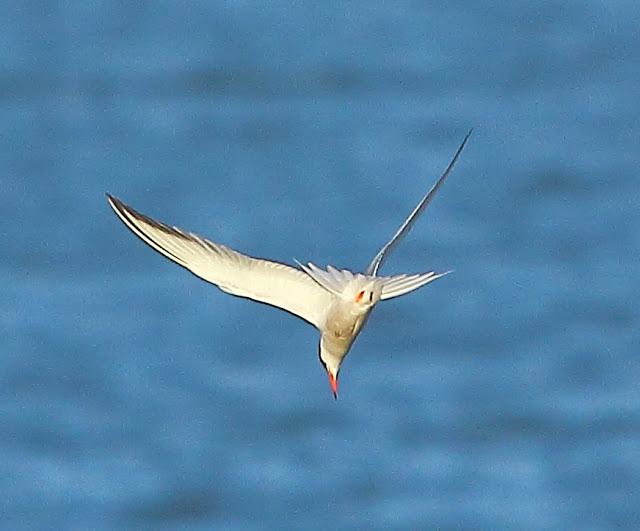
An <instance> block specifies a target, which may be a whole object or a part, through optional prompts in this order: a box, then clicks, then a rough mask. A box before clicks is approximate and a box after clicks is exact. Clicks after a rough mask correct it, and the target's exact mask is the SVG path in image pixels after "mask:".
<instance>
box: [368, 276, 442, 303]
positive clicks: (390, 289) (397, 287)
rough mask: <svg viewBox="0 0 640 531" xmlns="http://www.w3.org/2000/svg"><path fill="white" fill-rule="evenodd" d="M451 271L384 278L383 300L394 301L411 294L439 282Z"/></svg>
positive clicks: (381, 297)
mask: <svg viewBox="0 0 640 531" xmlns="http://www.w3.org/2000/svg"><path fill="white" fill-rule="evenodd" d="M449 273H451V271H446V272H444V273H434V272H433V271H429V272H428V273H422V274H419V275H397V276H393V277H382V278H381V281H382V283H383V284H382V295H381V296H380V299H381V300H385V299H392V298H394V297H399V296H400V295H404V294H406V293H409V292H410V291H413V290H416V289H418V288H421V287H422V286H425V285H426V284H429V283H430V282H433V281H434V280H437V279H438V278H440V277H443V276H445V275H448V274H449Z"/></svg>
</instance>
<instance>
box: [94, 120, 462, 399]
mask: <svg viewBox="0 0 640 531" xmlns="http://www.w3.org/2000/svg"><path fill="white" fill-rule="evenodd" d="M471 132H472V130H470V131H469V132H468V133H467V134H466V136H465V137H464V139H463V141H462V143H461V144H460V147H458V150H457V151H456V152H455V154H454V156H453V158H452V159H451V161H450V162H449V165H448V166H447V167H446V169H445V170H444V172H443V173H442V175H441V176H440V178H439V179H438V180H437V181H436V183H435V184H434V185H433V186H432V187H431V189H430V190H429V191H428V192H427V194H426V195H425V196H424V197H423V198H422V199H421V200H420V202H419V203H418V204H417V205H416V207H415V208H414V209H413V211H412V212H411V214H409V217H407V219H405V220H404V222H403V223H402V225H400V227H399V228H398V230H397V231H396V233H395V234H394V235H393V237H392V238H391V239H390V240H389V241H388V242H387V243H386V244H385V245H384V246H383V247H382V248H381V249H380V251H378V254H376V255H375V257H374V258H373V260H372V261H371V263H370V264H369V267H367V269H366V271H365V272H364V273H353V272H351V271H349V270H347V269H336V268H335V267H332V266H330V265H329V266H327V268H326V269H321V268H319V267H317V266H316V265H314V264H313V263H311V262H308V263H307V264H306V265H305V264H302V263H300V262H298V261H296V263H297V265H298V266H299V268H296V267H293V266H290V265H287V264H283V263H280V262H274V261H271V260H264V259H261V258H254V257H251V256H248V255H245V254H242V253H239V252H238V251H235V250H233V249H231V248H230V247H227V246H226V245H222V244H220V243H214V242H212V241H210V240H207V239H206V238H203V237H201V236H198V235H197V234H194V233H192V232H186V231H184V230H182V229H179V228H177V227H170V226H169V225H165V224H164V223H160V222H158V221H155V220H153V219H151V218H150V217H148V216H145V215H144V214H141V213H139V212H137V211H136V210H134V209H133V208H131V207H129V206H127V205H125V204H124V203H123V202H122V201H120V200H119V199H117V198H116V197H114V196H112V195H110V194H106V195H107V201H108V202H109V205H110V206H111V208H113V210H114V211H115V213H116V214H117V215H118V217H119V218H120V219H121V220H122V222H123V223H124V224H125V225H126V226H127V228H129V229H130V230H131V232H133V233H134V234H135V235H136V236H138V237H139V238H140V239H141V240H142V241H143V242H145V243H146V244H148V245H149V246H150V247H152V248H153V249H155V250H156V251H157V252H159V253H160V254H161V255H163V256H165V257H166V258H168V259H169V260H172V261H173V262H175V263H177V264H178V265H181V266H182V267H184V268H185V269H187V270H188V271H190V272H191V273H193V274H194V275H196V276H197V277H200V278H201V279H203V280H205V281H207V282H210V283H211V284H214V285H215V286H217V287H218V288H220V289H221V290H222V291H224V292H226V293H230V294H231V295H235V296H238V297H245V298H248V299H252V300H254V301H257V302H262V303H266V304H269V305H271V306H275V307H277V308H281V309H283V310H285V311H287V312H289V313H291V314H293V315H296V316H297V317H300V318H302V319H304V320H305V321H307V322H308V323H310V324H312V325H313V326H315V327H316V328H317V329H318V330H319V331H320V342H319V345H318V356H319V358H320V362H321V363H322V365H323V367H324V369H325V370H326V372H327V376H328V377H329V385H330V387H331V391H332V393H333V397H334V398H335V399H337V397H338V373H339V372H340V366H341V365H342V362H343V361H344V359H345V357H346V356H347V353H348V352H349V349H350V348H351V345H352V344H353V342H354V340H355V339H356V337H357V336H358V334H359V333H360V331H361V330H362V327H363V326H364V324H365V323H366V321H367V318H368V317H369V315H370V314H371V310H373V308H374V307H375V305H376V304H378V302H380V301H383V300H387V299H392V298H394V297H399V296H400V295H405V294H407V293H409V292H411V291H414V290H416V289H418V288H420V287H422V286H425V285H426V284H429V283H430V282H433V281H434V280H436V279H438V278H440V277H443V276H444V275H446V274H447V273H449V272H450V271H445V272H443V273H435V272H434V271H429V272H427V273H418V274H410V275H407V274H402V275H393V276H379V275H378V271H379V270H380V267H381V266H382V264H383V262H384V261H385V260H386V259H387V257H388V256H389V253H391V251H392V250H393V249H394V248H395V247H396V245H397V244H398V243H399V242H400V240H401V239H402V238H403V237H404V236H405V235H406V234H407V233H408V232H409V231H410V230H411V228H412V227H413V225H414V224H415V222H416V220H417V219H418V217H419V216H420V214H422V212H423V211H424V210H425V208H426V207H427V205H428V204H429V202H430V201H431V200H432V199H433V197H434V196H435V194H436V192H437V191H438V189H439V188H440V187H441V186H442V184H443V183H444V181H445V179H446V178H447V176H448V175H449V173H451V170H452V169H453V167H454V165H455V163H456V161H457V160H458V157H459V156H460V153H462V150H463V148H464V146H465V144H466V143H467V140H468V139H469V136H470V135H471Z"/></svg>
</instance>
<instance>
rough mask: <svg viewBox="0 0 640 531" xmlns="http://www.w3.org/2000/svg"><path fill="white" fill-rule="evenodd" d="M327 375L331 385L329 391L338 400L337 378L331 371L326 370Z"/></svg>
mask: <svg viewBox="0 0 640 531" xmlns="http://www.w3.org/2000/svg"><path fill="white" fill-rule="evenodd" d="M327 374H328V375H329V385H330V386H331V391H332V392H333V398H334V399H335V400H338V380H337V378H335V377H334V376H333V374H331V371H327Z"/></svg>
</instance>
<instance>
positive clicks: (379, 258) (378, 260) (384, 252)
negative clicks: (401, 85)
mask: <svg viewBox="0 0 640 531" xmlns="http://www.w3.org/2000/svg"><path fill="white" fill-rule="evenodd" d="M472 131H473V129H470V130H469V132H468V133H467V135H466V136H465V137H464V140H463V141H462V144H460V147H459V148H458V151H456V154H455V155H454V156H453V158H452V159H451V162H449V165H448V166H447V169H446V170H444V172H443V174H442V175H441V176H440V178H439V179H438V180H437V182H436V184H434V185H433V187H432V188H431V190H429V192H428V193H427V195H425V196H424V197H423V198H422V199H421V200H420V202H419V203H418V205H417V206H416V207H415V208H414V209H413V212H411V214H409V217H408V218H407V219H405V220H404V223H403V224H402V225H400V228H399V229H398V230H397V232H396V233H395V234H394V235H393V238H391V239H390V240H389V241H388V242H387V243H386V244H385V245H384V247H383V248H382V249H380V251H379V252H378V254H377V255H376V256H375V257H374V259H373V260H372V261H371V263H370V264H369V267H368V268H367V275H371V276H376V275H377V274H378V269H380V266H381V265H382V262H383V261H384V260H385V258H386V257H387V256H388V255H389V253H390V252H391V251H392V250H393V249H394V247H395V246H396V245H398V242H399V241H400V240H401V239H402V237H403V236H404V235H406V234H407V233H408V232H409V231H410V230H411V227H413V224H414V223H415V222H416V220H417V219H418V217H419V216H420V214H422V212H423V211H424V209H425V208H427V205H428V204H429V203H430V202H431V200H432V199H433V197H434V196H435V195H436V192H437V191H438V189H439V188H440V186H442V183H444V181H445V179H446V178H447V176H448V175H449V173H451V170H452V169H453V166H454V165H455V163H456V161H457V160H458V157H459V156H460V153H462V150H463V148H464V145H465V144H466V143H467V140H469V136H471V133H472Z"/></svg>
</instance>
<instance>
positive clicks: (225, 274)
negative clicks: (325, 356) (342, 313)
mask: <svg viewBox="0 0 640 531" xmlns="http://www.w3.org/2000/svg"><path fill="white" fill-rule="evenodd" d="M107 200H108V201H109V205H111V208H113V210H114V211H115V213H116V214H117V215H118V217H119V218H120V219H121V220H122V221H123V223H124V224H125V225H126V226H127V227H128V228H129V229H131V231H132V232H133V233H134V234H135V235H136V236H138V237H139V238H140V239H141V240H142V241H144V242H145V243H147V244H148V245H150V246H151V247H153V248H154V249H155V250H156V251H158V252H159V253H160V254H162V255H164V256H165V257H167V258H169V259H170V260H173V261H174V262H176V263H177V264H179V265H181V266H182V267H184V268H185V269H188V270H189V271H191V272H192V273H193V274H194V275H196V276H198V277H200V278H202V279H204V280H206V281H207V282H211V283H212V284H215V285H216V286H218V287H219V288H220V289H221V290H223V291H225V292H227V293H230V294H232V295H237V296H239V297H246V298H249V299H253V300H255V301H258V302H263V303H266V304H270V305H272V306H276V307H278V308H282V309H283V310H286V311H288V312H290V313H292V314H294V315H297V316H298V317H301V318H302V319H304V320H306V321H308V322H309V323H311V324H312V325H314V326H315V327H316V328H321V327H322V326H323V324H324V318H325V315H326V312H327V309H328V307H329V306H330V305H331V302H332V300H333V295H332V294H331V293H330V292H328V291H327V290H325V289H324V288H322V287H321V286H320V285H318V283H317V282H315V281H314V280H313V279H312V278H311V277H309V276H308V275H307V274H306V273H304V272H303V271H300V270H298V269H295V268H293V267H290V266H288V265H285V264H281V263H278V262H271V261H268V260H262V259H258V258H252V257H250V256H246V255H244V254H241V253H239V252H237V251H234V250H233V249H230V248H229V247H226V246H224V245H220V244H218V243H213V242H211V241H209V240H206V239H205V238H202V237H200V236H198V235H196V234H193V233H190V232H184V231H182V230H180V229H178V228H175V227H169V226H168V225H165V224H163V223H159V222H157V221H154V220H153V219H151V218H149V217H147V216H145V215H143V214H140V213H139V212H136V211H135V210H134V209H132V208H130V207H128V206H127V205H125V204H124V203H122V201H120V200H118V199H117V198H115V197H113V196H111V195H109V194H107Z"/></svg>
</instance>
